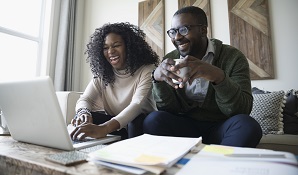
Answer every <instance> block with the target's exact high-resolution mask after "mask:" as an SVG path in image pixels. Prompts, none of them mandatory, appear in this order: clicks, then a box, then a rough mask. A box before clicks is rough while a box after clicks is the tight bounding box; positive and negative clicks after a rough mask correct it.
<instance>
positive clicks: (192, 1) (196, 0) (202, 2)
mask: <svg viewBox="0 0 298 175" xmlns="http://www.w3.org/2000/svg"><path fill="white" fill-rule="evenodd" d="M186 6H196V7H200V8H201V9H203V10H204V11H205V13H206V15H207V20H208V29H207V30H208V33H207V36H208V38H211V36H212V30H211V29H212V26H211V11H210V0H178V8H179V9H181V8H182V7H186Z"/></svg>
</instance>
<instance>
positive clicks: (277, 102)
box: [250, 91, 285, 135]
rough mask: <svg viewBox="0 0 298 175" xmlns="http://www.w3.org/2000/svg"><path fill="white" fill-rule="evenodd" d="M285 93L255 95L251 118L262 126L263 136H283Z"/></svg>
mask: <svg viewBox="0 0 298 175" xmlns="http://www.w3.org/2000/svg"><path fill="white" fill-rule="evenodd" d="M284 95H285V92H284V91H276V92H270V93H264V94H253V98H254V100H253V108H252V111H251V113H250V116H251V117H253V118H254V119H255V120H256V121H257V122H258V123H259V124H260V126H261V128H262V131H263V134H265V135H266V134H283V133H284V132H283V122H282V120H283V118H282V117H283V115H282V111H283V109H282V108H283V107H284V103H285V100H284Z"/></svg>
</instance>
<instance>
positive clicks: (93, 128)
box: [70, 123, 109, 140]
mask: <svg viewBox="0 0 298 175" xmlns="http://www.w3.org/2000/svg"><path fill="white" fill-rule="evenodd" d="M108 133H109V132H108V128H107V126H105V125H95V124H93V123H83V124H81V125H79V126H77V127H75V129H74V130H73V131H72V132H71V133H70V137H71V138H72V139H73V140H76V139H78V140H82V139H84V138H85V137H92V138H102V137H105V136H106V135H107V134H108Z"/></svg>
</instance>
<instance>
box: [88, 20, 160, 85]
mask: <svg viewBox="0 0 298 175" xmlns="http://www.w3.org/2000/svg"><path fill="white" fill-rule="evenodd" d="M109 33H115V34H118V35H120V36H121V37H122V39H123V40H124V42H125V45H126V65H127V68H126V72H128V73H130V74H131V76H133V74H134V73H135V71H136V70H137V69H138V68H140V67H141V66H143V65H148V64H154V65H155V66H157V65H158V64H159V57H158V55H157V54H156V52H154V51H153V50H152V48H151V47H150V46H149V45H148V43H147V42H146V41H145V36H146V35H145V33H144V32H143V31H142V30H141V29H140V28H139V27H137V26H135V25H132V24H130V23H128V22H126V23H113V24H110V23H107V24H104V25H103V26H102V27H100V28H97V29H95V32H94V33H93V34H92V35H91V37H90V41H89V43H88V44H87V50H86V52H85V54H88V56H87V59H86V61H87V62H89V63H90V68H91V72H92V74H93V76H95V77H101V78H102V79H103V82H104V84H105V85H106V86H108V84H111V85H113V84H114V81H115V74H114V72H113V67H112V65H111V64H110V63H109V62H108V61H107V60H106V58H105V56H104V51H103V48H104V45H105V38H106V36H107V35H108V34H109Z"/></svg>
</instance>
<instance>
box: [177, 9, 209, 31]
mask: <svg viewBox="0 0 298 175" xmlns="http://www.w3.org/2000/svg"><path fill="white" fill-rule="evenodd" d="M182 13H190V14H191V15H192V16H193V17H194V19H197V22H198V24H203V25H206V26H208V22H207V16H206V13H205V12H204V10H202V9H201V8H199V7H196V6H187V7H183V8H181V9H179V10H177V11H176V13H175V14H174V16H176V15H179V14H182Z"/></svg>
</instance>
